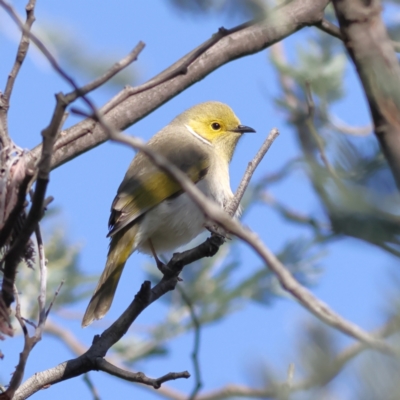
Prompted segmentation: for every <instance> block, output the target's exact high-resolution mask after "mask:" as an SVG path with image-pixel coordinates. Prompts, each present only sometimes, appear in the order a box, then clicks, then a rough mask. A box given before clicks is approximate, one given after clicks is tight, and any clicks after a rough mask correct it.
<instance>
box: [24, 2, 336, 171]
mask: <svg viewBox="0 0 400 400" xmlns="http://www.w3.org/2000/svg"><path fill="white" fill-rule="evenodd" d="M328 2H329V1H328V0H294V1H291V2H290V3H288V4H286V5H284V6H280V7H278V8H277V9H275V10H273V11H272V12H271V13H270V14H269V16H268V17H267V19H266V20H263V21H259V22H254V23H251V24H250V25H249V26H248V25H245V26H241V29H240V30H237V29H235V28H234V29H231V30H225V35H224V36H222V37H220V38H219V39H220V40H218V41H217V42H216V43H215V44H213V45H212V46H211V47H209V48H208V49H207V52H206V53H205V52H202V53H201V54H198V49H199V48H201V49H203V47H202V46H200V47H199V48H197V49H195V50H193V51H192V52H190V53H189V54H188V55H186V56H185V57H183V58H182V59H181V60H179V61H178V62H177V63H175V64H174V65H172V66H171V67H170V68H168V69H166V70H165V71H164V72H162V73H161V74H160V75H158V76H156V77H155V78H153V79H151V80H150V81H149V82H147V85H149V86H147V89H146V90H144V89H143V87H142V88H141V90H143V91H141V92H140V93H137V92H136V94H132V93H135V90H136V89H135V88H133V89H132V88H126V89H124V90H123V92H122V93H120V94H119V95H117V100H118V101H119V100H120V99H121V98H124V96H125V95H124V93H125V92H128V93H130V95H129V97H128V98H126V99H125V100H123V101H122V102H120V103H118V104H117V105H114V106H113V107H112V108H111V109H110V110H107V107H108V108H109V106H107V105H106V106H105V107H106V108H104V107H103V109H102V111H104V110H107V112H106V113H105V116H104V118H105V121H106V122H107V123H109V124H110V125H111V126H112V127H113V128H114V129H116V130H124V129H126V128H127V127H129V126H130V125H132V124H134V123H135V122H137V121H139V120H140V119H142V118H144V117H145V116H146V115H148V114H149V113H150V112H152V111H154V110H155V109H156V108H158V107H160V106H161V105H162V104H164V103H165V102H167V101H168V100H170V99H171V98H172V97H174V96H176V95H177V94H179V93H180V92H182V91H183V90H184V89H186V88H188V87H189V86H191V85H193V84H194V83H196V82H198V81H199V80H201V79H203V78H204V77H206V76H207V75H208V74H210V73H211V72H212V71H214V70H215V69H217V68H219V67H221V66H222V65H224V64H226V63H228V62H230V61H232V60H235V59H237V58H240V57H244V56H246V55H250V54H253V53H256V52H259V51H261V50H263V49H265V48H267V47H268V46H271V45H272V44H273V43H276V42H278V41H279V40H282V39H283V38H285V37H287V36H289V35H290V34H292V33H294V32H296V31H297V30H299V29H301V28H303V27H304V26H309V25H312V24H315V23H317V22H318V21H320V20H321V19H322V18H323V10H324V9H325V7H326V5H327V4H328ZM230 32H232V33H230ZM193 55H195V56H196V57H193ZM187 60H190V61H191V63H190V65H188V66H187V68H186V69H185V70H184V71H182V70H181V69H180V68H177V67H178V66H179V67H181V66H182V65H187ZM171 71H175V72H177V71H180V72H179V73H178V74H177V75H175V76H172V77H171V75H170V74H171ZM166 77H167V78H168V79H167V80H165V78H166ZM164 80H165V81H164ZM155 81H156V82H163V83H160V84H158V85H156V86H154V87H152V85H154V82H155ZM149 87H151V88H149ZM111 103H112V104H115V100H111ZM107 139H108V135H107V132H105V131H104V129H103V127H102V126H101V124H94V123H93V120H91V119H86V120H85V121H82V122H80V123H79V124H77V125H75V126H73V127H71V128H69V129H67V130H66V131H64V132H63V134H62V137H60V139H59V140H58V141H57V143H56V144H55V153H54V156H53V160H52V168H56V167H58V166H59V165H61V164H63V163H65V162H66V161H68V160H70V159H72V158H74V157H76V156H77V155H79V154H81V153H83V152H85V151H87V150H90V149H91V148H93V147H95V146H97V145H99V144H101V143H103V142H104V141H106V140H107ZM39 154H40V146H38V147H36V148H35V149H33V150H32V152H31V153H30V156H31V159H33V160H36V159H37V158H38V157H39Z"/></svg>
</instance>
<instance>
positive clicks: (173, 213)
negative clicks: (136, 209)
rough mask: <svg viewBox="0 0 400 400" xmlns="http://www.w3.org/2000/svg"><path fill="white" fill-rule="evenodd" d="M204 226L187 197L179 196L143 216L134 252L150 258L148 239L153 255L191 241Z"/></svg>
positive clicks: (183, 194)
mask: <svg viewBox="0 0 400 400" xmlns="http://www.w3.org/2000/svg"><path fill="white" fill-rule="evenodd" d="M204 223H205V217H204V214H203V212H202V211H201V210H200V209H199V208H198V207H197V205H196V204H194V203H193V201H192V200H191V199H190V198H189V196H188V195H187V193H182V194H181V195H179V196H178V197H175V198H171V199H168V200H165V201H163V202H162V203H161V204H159V205H158V206H156V207H154V208H153V209H151V210H150V211H148V212H147V213H146V214H145V216H144V218H143V220H142V222H141V226H140V228H139V232H138V235H137V249H138V250H139V251H141V252H144V253H148V254H151V249H150V245H149V241H148V239H151V242H152V244H153V246H154V249H155V251H156V253H162V252H166V251H171V250H174V249H176V248H178V247H180V246H182V245H184V244H186V243H188V242H190V241H191V240H192V239H194V238H195V237H196V236H197V235H198V234H199V233H200V232H201V231H202V230H203V227H204Z"/></svg>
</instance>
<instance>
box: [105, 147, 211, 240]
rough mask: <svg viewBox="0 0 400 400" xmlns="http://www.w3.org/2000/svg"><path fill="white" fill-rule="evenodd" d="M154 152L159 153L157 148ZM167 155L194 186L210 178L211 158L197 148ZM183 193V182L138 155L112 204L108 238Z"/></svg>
mask: <svg viewBox="0 0 400 400" xmlns="http://www.w3.org/2000/svg"><path fill="white" fill-rule="evenodd" d="M153 147H159V146H153ZM154 150H156V151H157V148H155V149H154ZM177 152H179V154H177ZM163 153H164V154H163V155H164V156H165V157H166V158H167V159H168V160H169V161H170V162H171V163H173V164H174V165H175V166H176V167H178V168H179V169H180V170H181V171H183V172H185V173H186V175H187V176H188V177H189V178H190V180H191V181H192V182H194V183H197V182H198V181H200V180H201V179H202V178H203V177H204V176H205V175H206V173H207V170H208V168H209V166H210V159H209V157H208V155H207V154H206V153H204V152H203V151H201V149H200V148H198V147H197V146H193V145H192V146H188V147H187V146H183V147H180V148H179V149H178V150H177V149H176V148H173V149H171V150H170V151H169V152H166V153H167V154H165V149H164V151H163ZM181 192H182V188H181V186H180V185H179V183H177V182H176V181H175V180H174V179H173V178H172V177H171V176H169V175H168V174H167V173H165V172H163V171H161V170H160V169H158V167H156V166H155V165H154V164H153V163H152V162H151V161H150V160H149V159H148V158H147V157H146V156H145V155H144V154H143V153H138V155H137V156H136V157H135V158H134V160H133V161H132V163H131V165H130V167H129V169H128V172H127V173H126V175H125V178H124V180H123V181H122V183H121V185H120V187H119V189H118V194H117V196H116V197H115V199H114V202H113V204H112V207H111V215H110V220H109V227H110V231H109V233H108V236H113V235H114V234H115V233H117V232H118V231H120V230H121V229H123V228H124V227H126V226H127V225H129V224H130V223H132V222H134V221H135V220H136V219H137V218H139V217H140V216H141V215H143V214H144V213H146V212H147V211H149V210H150V209H152V208H153V207H155V206H156V205H158V204H159V203H161V202H162V201H163V200H165V199H168V198H169V197H172V196H176V195H179V194H180V193H181Z"/></svg>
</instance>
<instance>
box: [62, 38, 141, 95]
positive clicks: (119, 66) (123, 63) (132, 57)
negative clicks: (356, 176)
mask: <svg viewBox="0 0 400 400" xmlns="http://www.w3.org/2000/svg"><path fill="white" fill-rule="evenodd" d="M144 46H145V44H144V43H143V42H139V43H138V44H137V45H136V47H135V48H134V49H133V50H132V51H131V52H130V53H129V54H128V55H127V56H126V57H124V58H123V59H122V60H120V61H118V62H116V63H115V64H114V65H113V66H112V67H111V68H110V69H109V70H108V71H107V72H105V73H104V74H103V75H102V76H100V77H98V78H97V79H95V80H94V81H92V82H90V83H88V84H87V85H85V86H83V87H81V88H76V89H75V90H74V91H73V92H71V93H68V94H66V95H65V98H66V100H67V101H68V103H72V102H73V101H75V100H76V99H77V98H78V97H82V96H84V95H86V94H88V93H89V92H91V91H93V90H95V89H97V88H98V87H99V86H101V85H104V83H106V82H107V81H109V80H110V79H111V78H112V77H113V76H115V75H116V74H117V73H118V72H120V71H122V70H123V69H124V68H126V67H127V66H128V65H130V64H132V62H134V61H136V60H137V57H138V55H139V53H140V52H141V51H142V50H143V49H144Z"/></svg>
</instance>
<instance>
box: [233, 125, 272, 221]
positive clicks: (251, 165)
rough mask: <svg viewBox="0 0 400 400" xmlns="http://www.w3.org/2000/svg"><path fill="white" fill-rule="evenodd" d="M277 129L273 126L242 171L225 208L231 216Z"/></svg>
mask: <svg viewBox="0 0 400 400" xmlns="http://www.w3.org/2000/svg"><path fill="white" fill-rule="evenodd" d="M278 135H279V131H278V129H276V128H273V129H272V130H271V132H270V133H269V135H268V136H267V138H266V139H265V141H264V143H263V144H262V146H261V147H260V150H258V152H257V154H256V155H255V156H254V158H253V159H252V160H251V161H250V162H249V164H248V166H247V168H246V172H245V173H244V176H243V178H242V180H241V181H240V184H239V187H238V188H237V190H236V193H235V196H234V198H233V199H232V200H231V202H230V203H229V205H228V207H227V208H226V212H227V213H228V214H229V215H231V216H233V215H235V212H236V210H237V209H238V207H239V204H240V201H241V200H242V197H243V195H244V192H245V191H246V189H247V186H248V185H249V183H250V180H251V178H252V176H253V173H254V171H255V170H256V168H257V167H258V164H260V162H261V160H262V159H263V158H264V156H265V154H266V153H267V151H268V150H269V148H270V147H271V145H272V143H273V142H274V140H275V139H276V138H277V137H278Z"/></svg>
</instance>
